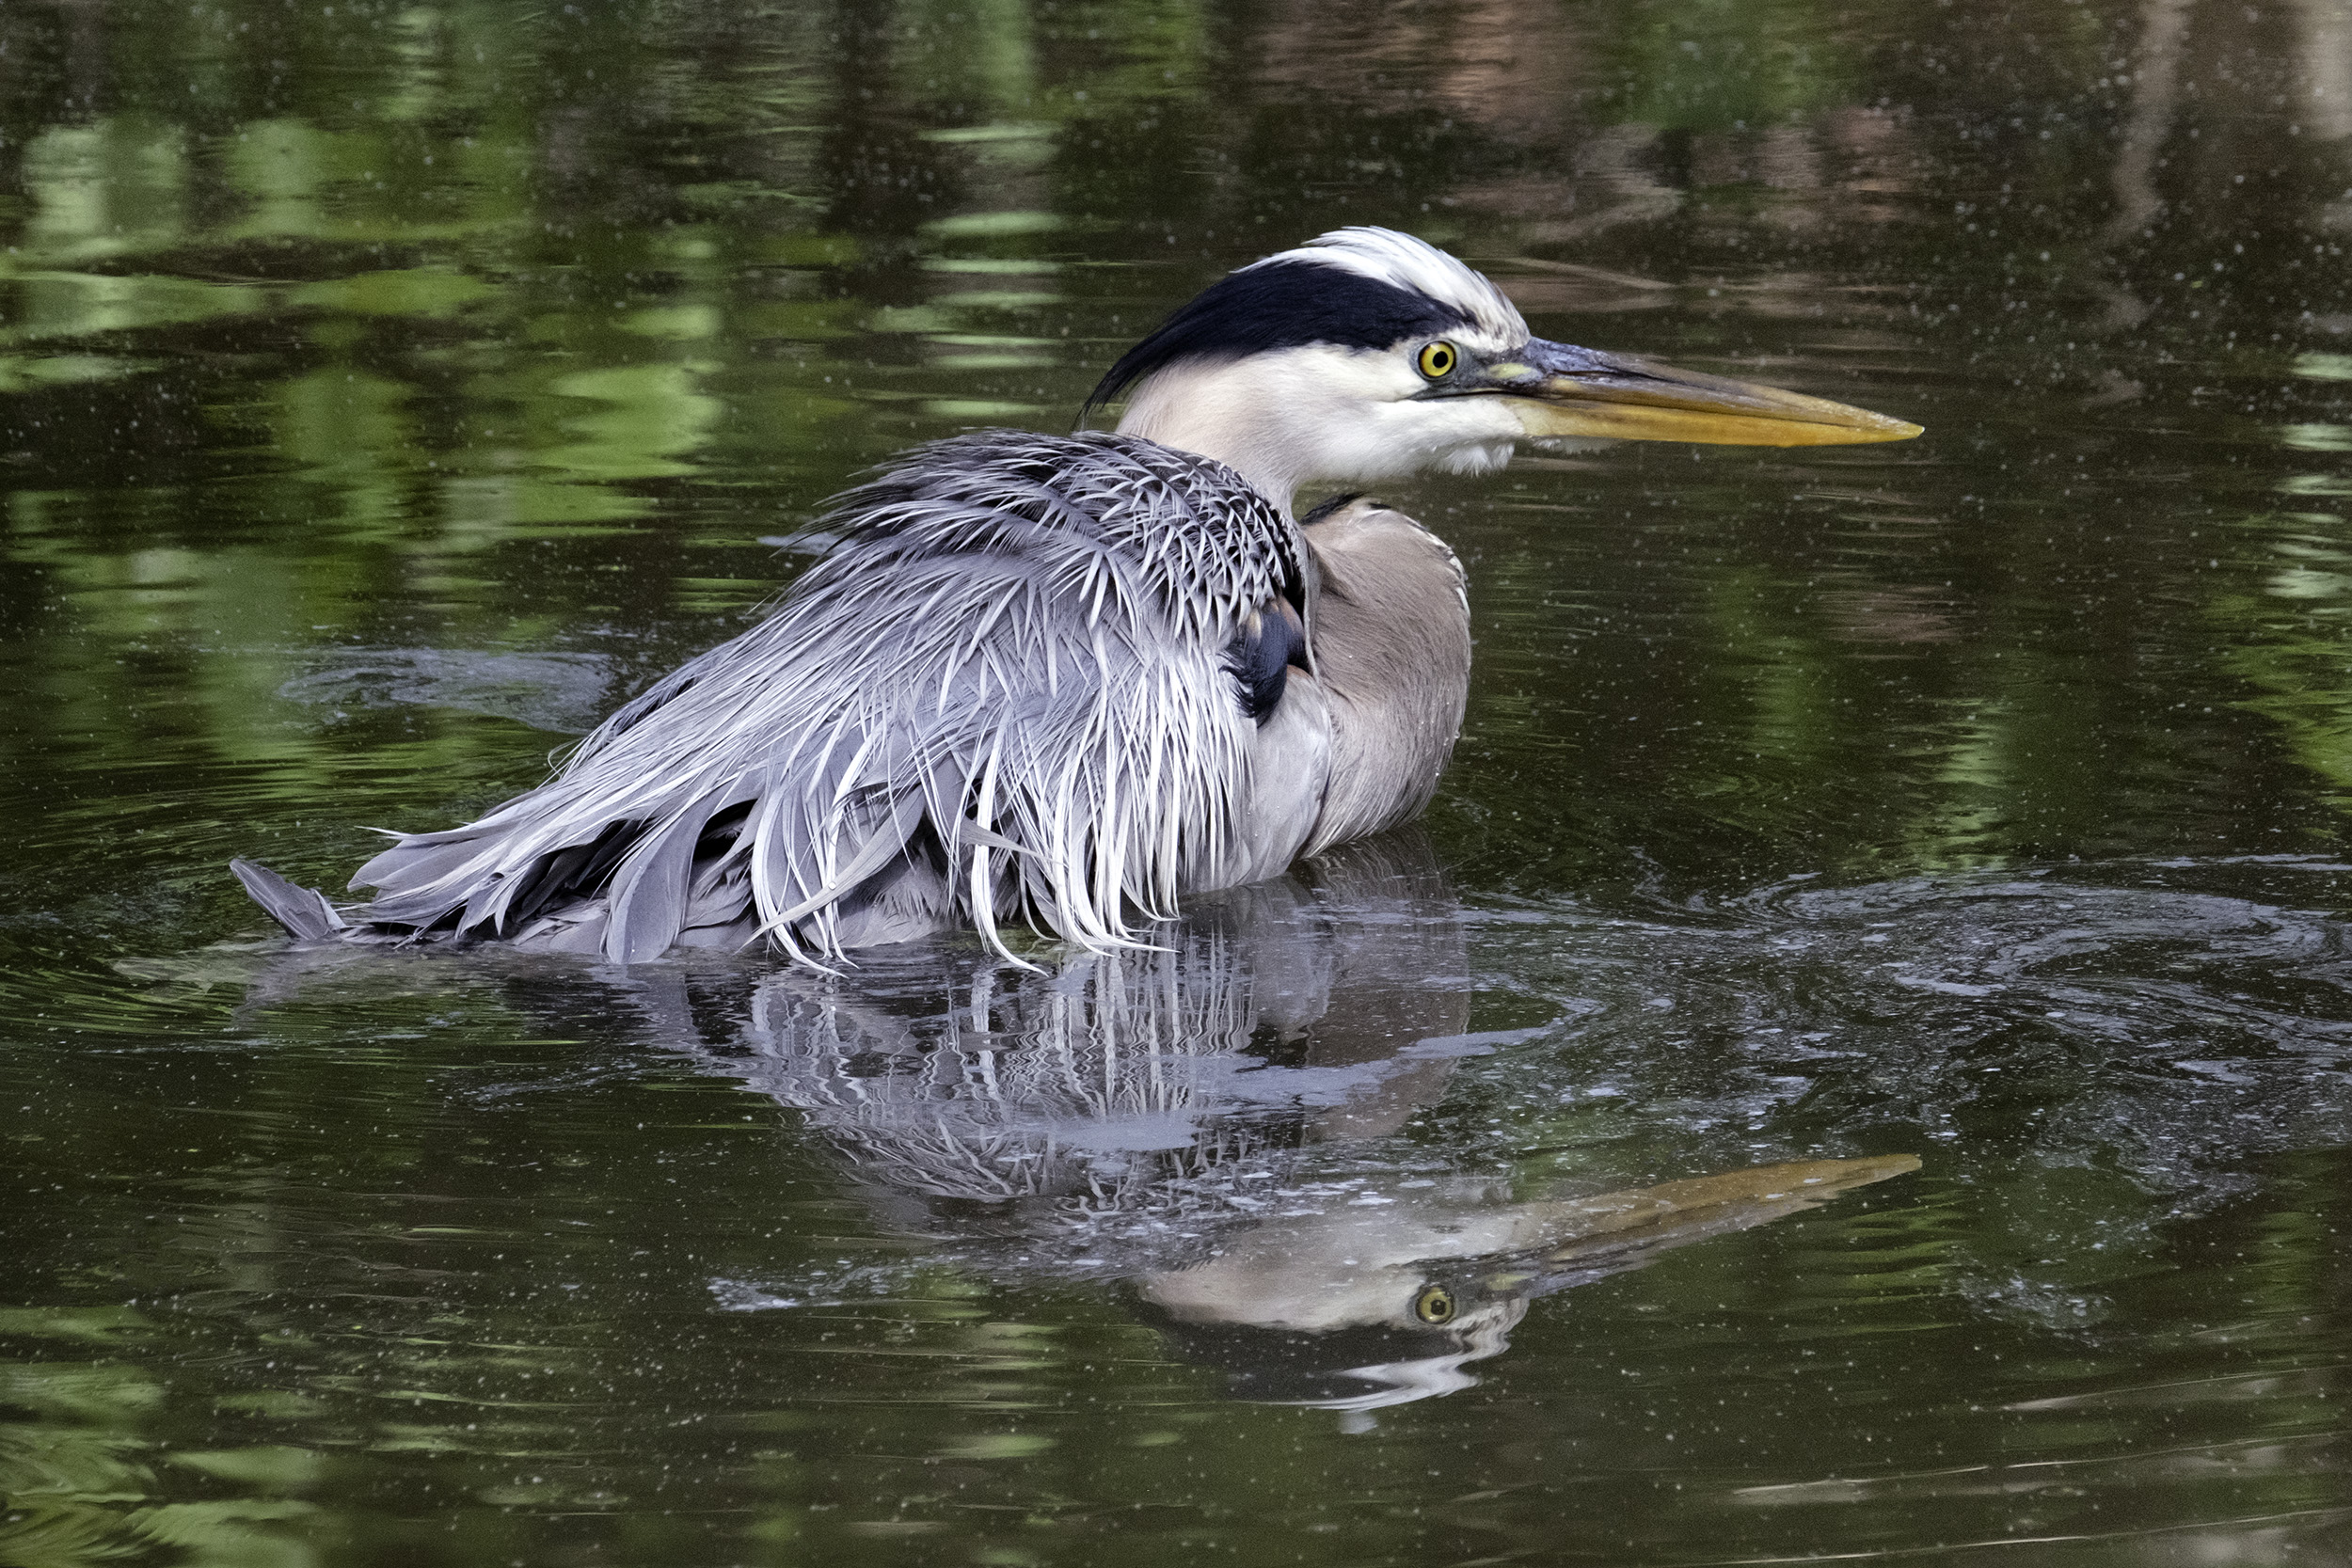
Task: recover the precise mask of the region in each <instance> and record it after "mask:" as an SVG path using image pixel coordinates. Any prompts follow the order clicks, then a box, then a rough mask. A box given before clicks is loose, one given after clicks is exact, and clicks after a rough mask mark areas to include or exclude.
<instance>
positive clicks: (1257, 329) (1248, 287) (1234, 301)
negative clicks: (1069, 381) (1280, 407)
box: [1081, 261, 1470, 418]
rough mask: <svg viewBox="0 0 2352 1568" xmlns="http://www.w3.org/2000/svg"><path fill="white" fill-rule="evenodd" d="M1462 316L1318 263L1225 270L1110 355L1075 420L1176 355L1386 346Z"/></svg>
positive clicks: (1461, 321)
mask: <svg viewBox="0 0 2352 1568" xmlns="http://www.w3.org/2000/svg"><path fill="white" fill-rule="evenodd" d="M1469 322H1470V317H1468V316H1467V315H1465V314H1463V313H1462V311H1461V310H1459V309H1456V308H1455V307H1454V306H1451V305H1448V304H1445V303H1444V302H1443V301H1440V300H1435V299H1432V298H1430V297H1429V296H1428V295H1427V294H1424V293H1420V292H1418V291H1417V290H1413V289H1405V288H1399V287H1398V286H1397V285H1396V284H1394V283H1388V282H1383V281H1382V280H1381V279H1379V278H1377V277H1366V276H1365V275H1363V274H1362V273H1359V272H1355V271H1352V270H1350V269H1348V268H1346V267H1337V266H1331V265H1329V264H1327V263H1326V262H1321V261H1267V262H1263V263H1261V264H1259V265H1257V266H1254V267H1244V268H1243V269H1242V270H1241V271H1239V272H1234V273H1228V274H1226V275H1225V276H1224V277H1221V278H1219V279H1217V280H1216V282H1215V283H1212V284H1210V285H1209V286H1208V287H1207V288H1206V289H1203V290H1202V291H1201V292H1200V293H1199V294H1198V295H1197V296H1195V297H1194V299H1193V300H1192V302H1191V303H1190V304H1188V305H1186V306H1184V307H1183V308H1182V309H1179V310H1178V311H1177V312H1176V313H1175V314H1174V315H1172V316H1170V317H1168V320H1167V321H1165V322H1163V323H1161V324H1160V327H1159V330H1158V331H1156V332H1153V333H1152V335H1151V336H1150V337H1148V338H1146V339H1144V340H1143V341H1141V342H1139V343H1137V344H1136V346H1135V347H1133V348H1131V349H1129V350H1128V351H1127V352H1126V353H1124V354H1122V355H1120V356H1119V363H1117V364H1116V365H1113V366H1112V367H1111V368H1110V373H1109V374H1107V375H1105V376H1104V377H1103V379H1102V381H1101V382H1100V383H1099V384H1098V385H1097V386H1096V387H1095V388H1094V391H1093V393H1092V394H1091V395H1090V396H1089V397H1088V399H1087V402H1086V408H1085V409H1084V410H1083V412H1082V414H1081V417H1082V418H1083V417H1084V416H1085V415H1088V414H1092V413H1093V412H1094V410H1096V409H1097V408H1100V407H1101V406H1102V405H1103V404H1106V403H1108V402H1110V401H1111V399H1113V398H1115V397H1117V396H1118V395H1119V394H1120V392H1122V391H1125V390H1126V389H1127V388H1129V387H1130V386H1132V385H1134V384H1135V383H1136V382H1137V381H1139V380H1141V379H1142V378H1143V377H1145V376H1147V375H1150V374H1151V373H1152V372H1154V371H1157V370H1161V369H1164V368H1165V367H1167V366H1169V365H1172V364H1174V363H1176V362H1177V361H1178V360H1180V359H1195V358H1211V359H1240V358H1245V357H1247V356H1249V355H1252V354H1263V353H1264V352H1266V351H1267V350H1269V349H1278V348H1297V347H1300V346H1302V345H1304V344H1307V343H1335V344H1337V345H1339V346H1340V347H1342V348H1387V347H1388V346H1389V345H1390V344H1391V343H1393V342H1397V341H1400V340H1403V339H1406V338H1412V337H1427V336H1434V335H1436V334H1438V333H1443V332H1450V331H1452V330H1454V329H1455V328H1457V327H1460V326H1464V325H1468V324H1469Z"/></svg>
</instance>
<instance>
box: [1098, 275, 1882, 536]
mask: <svg viewBox="0 0 2352 1568" xmlns="http://www.w3.org/2000/svg"><path fill="white" fill-rule="evenodd" d="M1130 388H1132V395H1131V396H1130V397H1129V399H1128V404H1127V411H1126V414H1125V417H1124V418H1123V419H1121V420H1120V426H1119V428H1120V430H1122V431H1125V432H1127V433H1129V434H1132V435H1137V436H1146V437H1148V438H1150V439H1152V440H1156V441H1161V442H1164V443H1166V444H1167V445H1168V446H1173V447H1179V448H1183V449H1184V450H1185V451H1197V452H1200V453H1201V454H1202V455H1204V456H1208V457H1214V458H1216V459H1218V460H1219V461H1221V462H1224V463H1227V464H1230V465H1231V466H1232V467H1235V468H1238V469H1239V470H1241V472H1242V473H1243V474H1245V475H1246V476H1248V478H1249V480H1250V481H1251V482H1252V483H1256V484H1257V485H1258V486H1259V487H1260V488H1261V489H1263V490H1264V491H1265V492H1266V493H1267V495H1269V496H1270V497H1271V498H1272V499H1275V500H1276V501H1278V502H1280V503H1282V504H1284V505H1287V504H1289V502H1290V499H1291V497H1292V495H1293V494H1294V493H1295V490H1296V489H1297V487H1298V486H1299V485H1301V484H1307V483H1316V482H1329V483H1363V482H1369V481H1374V480H1381V479H1392V478H1395V477H1398V476H1400V475H1404V474H1408V473H1416V472H1421V471H1423V470H1436V471H1438V472H1444V473H1482V472H1486V471H1487V470H1490V469H1494V468H1499V467H1502V465H1503V464H1505V463H1507V462H1509V461H1510V459H1511V452H1512V451H1513V449H1514V448H1515V447H1516V446H1517V445H1518V443H1519V442H1521V441H1529V440H1534V441H1551V440H1560V439H1564V438H1585V439H1590V438H1601V439H1609V440H1651V441H1702V442H1710V443H1730V444H1735V445H1749V446H1821V445H1832V444H1839V443H1846V442H1855V441H1899V440H1903V439H1906V438H1908V437H1910V436H1916V435H1918V434H1919V427H1918V426H1917V425H1915V424H1910V423H1907V422H1905V421H1903V420H1891V419H1888V418H1886V417H1884V416H1883V415H1879V414H1872V413H1867V412H1866V411H1864V410H1863V409H1859V408H1851V407H1848V406H1847V405H1845V404H1838V403H1830V402H1827V401H1824V400H1822V399H1820V398H1812V397H1805V396H1803V395H1801V394H1798V393H1795V392H1784V391H1781V390H1779V389H1778V388H1772V387H1763V386H1757V385H1756V384H1753V383H1750V382H1744V381H1734V380H1730V379H1728V378H1725V377H1723V376H1715V375H1705V374H1699V373H1695V372H1689V371H1679V370H1676V369H1674V368H1672V367H1670V366H1667V365H1661V364H1660V363H1658V362H1656V361H1655V360H1649V359H1642V358H1636V357H1633V356H1628V355H1617V354H1604V353H1600V352H1598V351H1597V350H1593V349H1586V348H1578V347H1575V346H1573V345H1571V344H1567V343H1555V342H1549V341H1546V340H1544V339H1541V338H1537V337H1534V335H1533V334H1531V333H1530V332H1529V331H1528V329H1527V324H1526V322H1524V321H1523V320H1521V319H1520V317H1519V313H1518V309H1516V308H1515V307H1514V306H1513V305H1512V304H1511V302H1510V300H1509V299H1508V298H1506V297H1505V296H1504V295H1503V293H1502V290H1500V289H1498V288H1496V287H1495V285H1494V284H1493V283H1492V282H1490V281H1488V280H1487V279H1486V277H1483V276H1482V275H1480V274H1479V273H1477V272H1474V271H1472V270H1471V269H1470V268H1469V267H1467V266H1465V265H1463V264H1462V263H1461V262H1460V261H1456V260H1455V259H1454V257H1452V256H1449V255H1447V254H1446V253H1445V252H1444V251H1442V250H1439V249H1438V248H1437V247H1436V246H1434V245H1427V244H1425V243H1423V242H1422V241H1420V240H1417V239H1414V238H1413V237H1412V236H1410V235H1408V234H1400V233H1397V232H1395V231H1393V230H1387V229H1370V228H1361V229H1342V230H1335V231H1333V232H1331V233H1328V234H1325V235H1323V236H1322V237H1321V238H1319V239H1315V240H1311V241H1310V242H1309V243H1308V244H1306V245H1301V246H1299V247H1298V248H1297V249H1295V250H1285V251H1282V252H1280V253H1279V254H1278V255H1274V256H1269V257H1267V258H1265V260H1263V261H1255V262H1252V263H1251V264H1250V265H1248V266H1246V267H1243V268H1242V269H1240V270H1239V271H1238V272H1233V273H1229V274H1228V275H1226V276H1225V277H1223V278H1220V279H1219V280H1218V281H1217V282H1216V283H1215V284H1212V285H1211V286H1210V287H1209V288H1208V289H1207V290H1205V291H1204V292H1203V293H1200V296H1199V297H1197V298H1195V299H1194V300H1193V301H1192V302H1191V303H1190V304H1188V305H1185V306H1184V307H1183V308H1182V309H1179V310H1178V311H1177V312H1176V313H1175V314H1174V315H1172V316H1170V317H1169V318H1168V321H1167V322H1166V323H1164V324H1163V325H1161V326H1160V327H1159V329H1158V330H1157V331H1155V332H1153V333H1152V335H1151V336H1150V337H1148V338H1146V339H1144V341H1141V342H1139V343H1137V344H1136V346H1135V347H1134V348H1132V349H1130V350H1128V351H1127V353H1126V354H1125V355H1123V356H1120V360H1119V362H1118V363H1117V364H1115V365H1113V366H1112V367H1111V369H1110V372H1109V373H1108V374H1107V375H1105V376H1104V378H1103V381H1102V383H1101V385H1099V386H1098V387H1096V388H1095V389H1094V394H1093V396H1092V397H1091V398H1090V399H1089V400H1088V406H1089V409H1091V408H1092V407H1094V406H1096V405H1099V404H1103V403H1105V402H1107V401H1109V400H1110V399H1112V398H1114V397H1116V396H1118V395H1119V394H1120V392H1121V391H1122V390H1128V389H1130Z"/></svg>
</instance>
